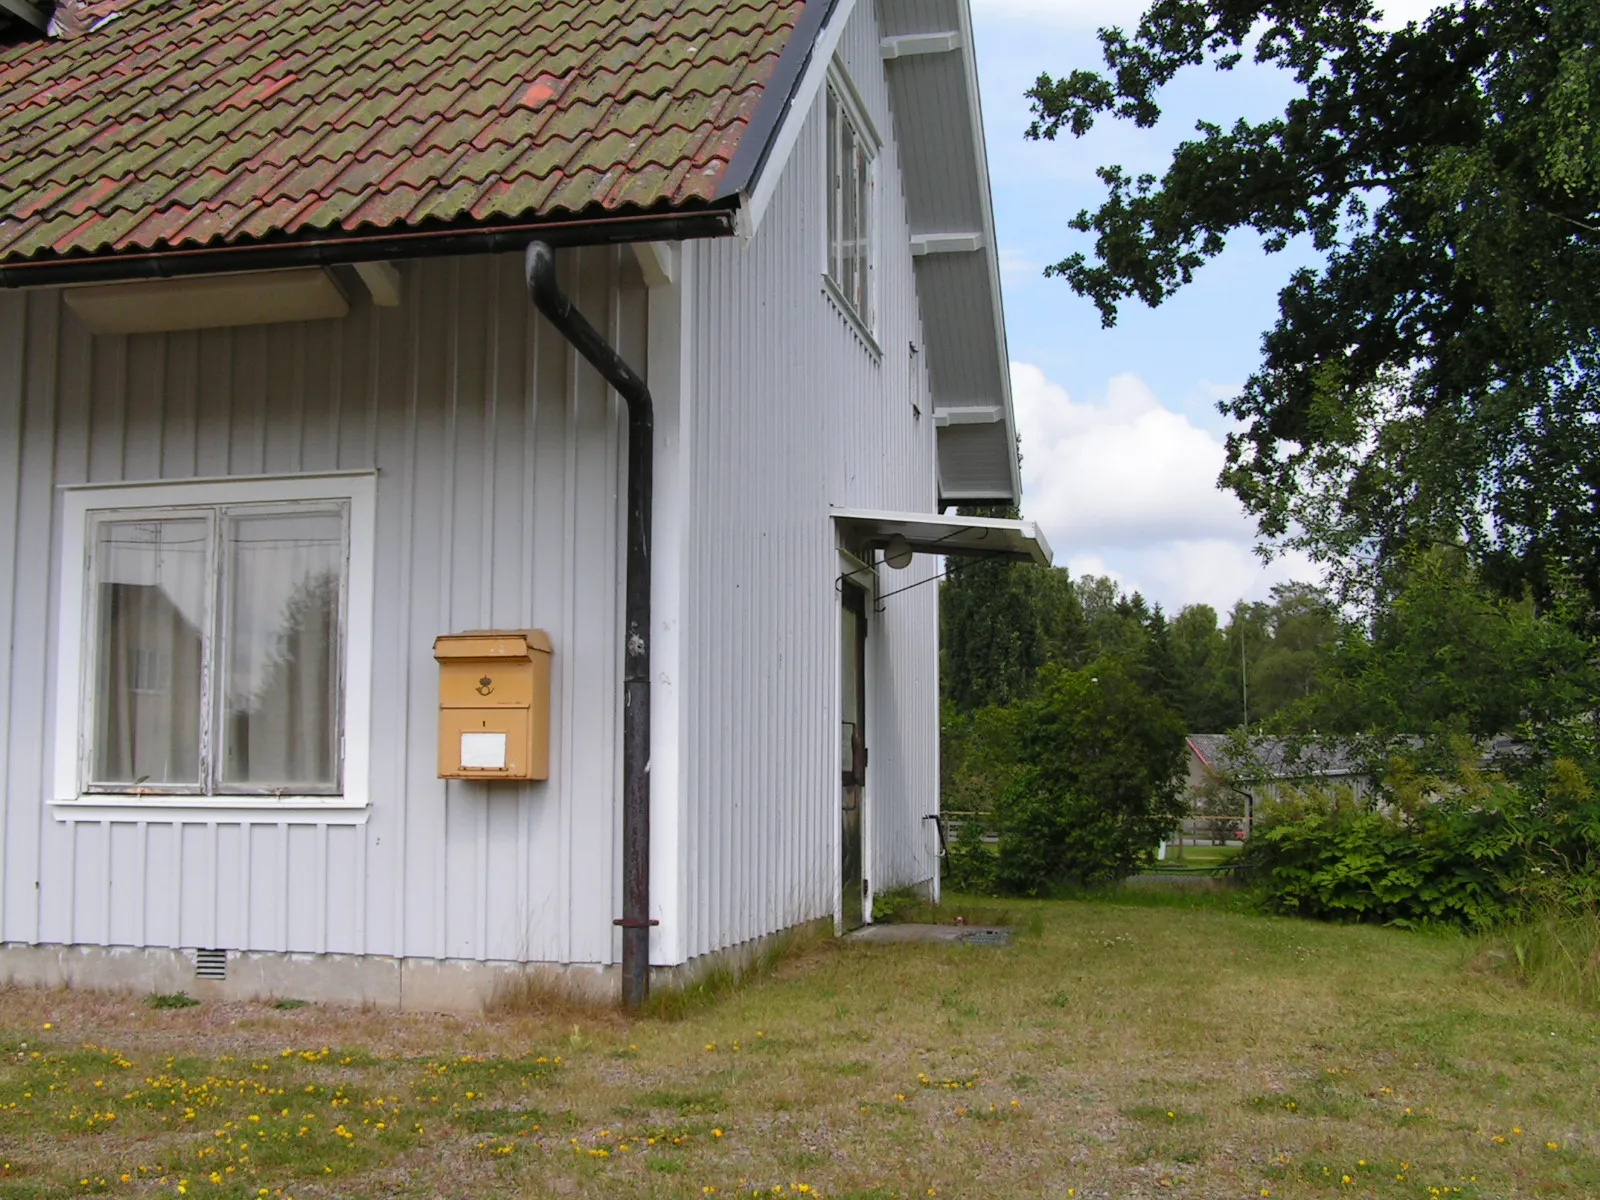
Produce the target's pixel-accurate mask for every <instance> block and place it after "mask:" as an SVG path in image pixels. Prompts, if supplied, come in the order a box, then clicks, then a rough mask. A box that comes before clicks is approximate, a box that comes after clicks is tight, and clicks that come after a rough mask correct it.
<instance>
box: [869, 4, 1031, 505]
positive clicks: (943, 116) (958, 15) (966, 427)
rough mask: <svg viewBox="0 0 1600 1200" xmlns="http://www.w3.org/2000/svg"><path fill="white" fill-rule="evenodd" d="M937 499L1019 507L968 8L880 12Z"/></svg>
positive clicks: (897, 7) (900, 7) (894, 7)
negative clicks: (927, 388) (931, 420)
mask: <svg viewBox="0 0 1600 1200" xmlns="http://www.w3.org/2000/svg"><path fill="white" fill-rule="evenodd" d="M880 15H881V23H882V34H883V44H882V56H883V60H884V66H885V70H886V71H887V73H888V77H889V89H890V98H891V102H892V104H893V108H894V114H895V130H896V133H897V135H898V142H899V149H900V164H901V172H902V176H903V180H904V187H905V195H906V211H907V217H908V219H909V223H910V225H911V249H912V255H913V258H912V262H913V264H914V269H915V272H916V280H917V293H918V300H919V302H920V307H921V313H922V324H923V337H924V341H925V342H926V351H927V355H928V368H929V377H930V380H931V383H932V388H933V402H934V412H935V416H936V418H941V419H940V420H939V421H938V425H939V429H938V435H937V436H938V464H939V498H940V501H941V503H943V504H947V505H953V504H1006V505H1015V504H1019V503H1020V502H1021V499H1022V480H1021V473H1020V470H1019V468H1018V463H1017V428H1016V416H1015V413H1014V411H1013V407H1012V398H1011V371H1010V361H1009V359H1010V356H1009V353H1008V351H1007V347H1006V332H1005V307H1004V303H1003V300H1002V297H1001V289H1000V260H999V253H998V247H997V244H996V239H995V226H994V205H993V201H992V198H991V195H990V189H989V169H988V150H987V146H986V144H985V141H984V133H983V109H982V103H981V100H980V97H979V92H978V75H977V63H976V58H975V55H974V50H973V31H972V14H971V9H970V6H969V4H968V0H881V4H880Z"/></svg>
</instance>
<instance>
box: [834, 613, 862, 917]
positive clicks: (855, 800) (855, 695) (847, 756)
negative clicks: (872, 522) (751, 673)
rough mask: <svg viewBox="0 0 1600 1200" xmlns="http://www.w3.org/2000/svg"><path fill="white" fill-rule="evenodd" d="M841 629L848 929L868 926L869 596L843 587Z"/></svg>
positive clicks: (843, 884) (842, 838)
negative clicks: (863, 832)
mask: <svg viewBox="0 0 1600 1200" xmlns="http://www.w3.org/2000/svg"><path fill="white" fill-rule="evenodd" d="M839 611H840V627H839V654H840V662H839V770H840V784H841V786H840V788H839V856H840V863H839V868H840V869H839V881H840V883H839V886H840V888H841V889H842V890H841V901H842V903H841V905H840V907H841V909H842V911H843V913H844V927H845V929H847V930H848V929H855V928H857V927H858V926H860V925H862V924H864V923H865V914H864V913H863V911H862V905H863V899H864V896H865V892H866V881H865V879H864V878H863V875H864V872H863V870H862V854H861V848H862V837H861V823H862V800H863V797H864V795H865V792H866V786H867V723H866V717H867V593H866V591H865V590H863V589H862V588H860V587H857V586H856V585H855V584H853V583H849V582H845V583H844V584H843V586H842V588H841V606H840V610H839Z"/></svg>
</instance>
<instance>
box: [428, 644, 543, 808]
mask: <svg viewBox="0 0 1600 1200" xmlns="http://www.w3.org/2000/svg"><path fill="white" fill-rule="evenodd" d="M433 657H434V658H436V659H437V660H438V661H439V778H440V779H548V778H549V777H550V637H549V635H548V634H546V633H545V632H544V631H543V630H541V629H481V630H476V631H474V632H471V633H451V634H445V635H444V636H443V637H439V638H436V639H434V643H433Z"/></svg>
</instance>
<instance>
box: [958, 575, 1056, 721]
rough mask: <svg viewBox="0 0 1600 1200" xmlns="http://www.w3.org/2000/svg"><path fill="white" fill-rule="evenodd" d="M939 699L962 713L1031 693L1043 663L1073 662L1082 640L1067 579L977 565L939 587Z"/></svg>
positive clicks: (1005, 702) (1007, 701)
mask: <svg viewBox="0 0 1600 1200" xmlns="http://www.w3.org/2000/svg"><path fill="white" fill-rule="evenodd" d="M939 620H940V656H941V660H942V661H941V668H942V675H943V679H944V696H945V698H946V699H947V700H949V701H950V702H951V703H952V704H953V705H954V706H955V708H956V711H957V712H959V713H972V712H976V711H977V710H978V709H981V708H985V707H987V706H989V705H993V704H1007V703H1010V702H1011V701H1013V700H1016V699H1019V698H1020V697H1022V696H1025V695H1027V694H1028V692H1029V691H1030V690H1031V689H1032V687H1033V680H1034V677H1035V676H1036V675H1037V674H1038V673H1039V670H1040V669H1041V668H1042V667H1044V666H1045V665H1046V664H1048V663H1052V662H1057V663H1059V662H1067V661H1070V660H1071V659H1072V658H1073V657H1074V656H1075V655H1076V654H1077V652H1078V649H1079V647H1080V646H1081V644H1082V640H1083V633H1082V630H1083V615H1082V610H1081V609H1080V608H1079V606H1078V601H1077V596H1076V594H1075V593H1074V590H1073V586H1072V577H1071V576H1070V575H1068V574H1067V572H1065V571H1061V570H1057V569H1055V568H1052V567H1038V566H1034V565H1032V564H1030V563H1008V562H990V561H982V560H979V561H977V562H973V563H970V564H966V565H962V566H960V567H959V568H958V569H954V570H952V572H951V574H950V576H949V578H948V579H946V580H945V581H944V584H943V585H942V586H941V588H940V590H939Z"/></svg>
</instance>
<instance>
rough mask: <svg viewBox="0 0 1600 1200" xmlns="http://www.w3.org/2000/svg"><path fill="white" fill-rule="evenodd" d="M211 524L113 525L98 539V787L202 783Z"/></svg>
mask: <svg viewBox="0 0 1600 1200" xmlns="http://www.w3.org/2000/svg"><path fill="white" fill-rule="evenodd" d="M210 542H211V535H210V523H209V522H208V521H205V520H203V519H201V520H195V519H182V520H170V521H115V522H106V523H104V524H102V525H101V526H100V527H99V530H98V532H97V536H96V539H95V562H96V581H97V590H98V595H97V597H96V613H97V618H98V626H99V628H98V630H97V631H96V632H97V637H96V646H95V665H96V670H95V674H96V676H97V680H96V687H95V697H96V706H95V708H96V711H95V736H94V741H93V745H94V748H95V753H94V761H93V763H92V764H91V774H92V775H93V778H94V781H95V782H97V783H128V784H142V785H149V786H152V787H155V786H159V785H173V784H180V785H181V784H196V785H197V784H199V783H200V697H201V686H202V677H203V661H204V644H203V638H204V634H203V632H202V631H203V630H204V629H205V627H206V625H207V623H208V621H207V615H206V556H207V554H208V552H209V549H210Z"/></svg>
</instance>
